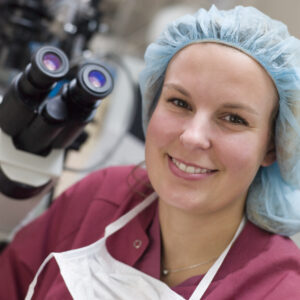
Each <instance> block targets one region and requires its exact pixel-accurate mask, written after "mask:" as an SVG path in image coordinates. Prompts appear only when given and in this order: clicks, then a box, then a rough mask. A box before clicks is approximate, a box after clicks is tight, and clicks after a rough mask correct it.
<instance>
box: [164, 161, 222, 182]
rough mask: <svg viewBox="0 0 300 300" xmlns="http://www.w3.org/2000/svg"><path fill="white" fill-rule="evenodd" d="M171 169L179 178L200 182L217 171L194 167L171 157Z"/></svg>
mask: <svg viewBox="0 0 300 300" xmlns="http://www.w3.org/2000/svg"><path fill="white" fill-rule="evenodd" d="M168 161H169V167H170V170H171V171H172V173H173V174H174V175H175V176H177V177H181V178H184V179H188V180H199V179H202V178H206V177H208V176H211V175H212V174H214V173H215V172H216V171H217V170H212V169H207V168H202V167H196V166H193V165H188V164H185V163H183V162H182V161H179V160H177V159H175V158H174V157H171V156H169V157H168Z"/></svg>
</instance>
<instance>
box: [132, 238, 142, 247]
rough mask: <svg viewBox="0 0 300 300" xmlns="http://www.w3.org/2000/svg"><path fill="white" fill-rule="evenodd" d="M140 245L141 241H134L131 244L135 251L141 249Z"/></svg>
mask: <svg viewBox="0 0 300 300" xmlns="http://www.w3.org/2000/svg"><path fill="white" fill-rule="evenodd" d="M142 244H143V242H142V241H141V240H135V241H134V242H133V247H134V248H135V249H139V248H141V246H142Z"/></svg>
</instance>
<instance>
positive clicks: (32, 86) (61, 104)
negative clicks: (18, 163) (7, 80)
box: [0, 46, 113, 155]
mask: <svg viewBox="0 0 300 300" xmlns="http://www.w3.org/2000/svg"><path fill="white" fill-rule="evenodd" d="M68 72H69V61H68V58H67V56H66V55H65V54H64V53H63V52H62V51H61V50H60V49H58V48H56V47H53V46H44V47H42V48H40V49H39V50H38V51H37V52H36V53H35V55H34V56H33V57H32V59H31V62H30V63H29V64H28V65H27V66H26V68H25V71H24V72H21V73H20V74H19V75H17V76H16V78H15V79H14V80H13V82H12V84H11V85H10V86H9V88H8V90H7V92H6V93H5V94H4V96H3V100H2V103H1V104H0V128H1V129H2V130H3V131H4V132H5V133H6V134H8V135H10V136H11V137H12V138H13V141H14V143H15V146H16V147H17V148H19V149H21V150H24V151H27V152H30V153H35V154H40V155H46V154H47V153H48V152H49V150H51V149H52V148H66V147H68V146H69V145H70V144H71V143H72V142H73V141H74V139H76V137H77V136H78V135H79V134H80V133H81V132H82V130H83V128H84V126H85V125H86V124H87V123H88V122H89V121H91V119H92V118H93V116H94V113H95V110H96V108H97V107H98V106H99V104H100V102H101V100H102V99H103V98H105V97H106V96H108V95H109V94H110V93H111V91H112V89H113V79H112V76H111V74H110V73H109V71H108V70H107V69H106V68H105V67H103V66H102V65H101V64H99V63H97V62H93V63H85V64H83V65H82V66H81V67H80V68H79V71H78V72H77V75H76V77H75V78H73V79H71V80H70V81H69V82H67V83H65V84H64V85H63V87H62V89H61V92H60V93H59V94H57V95H56V96H54V97H52V98H50V97H48V95H49V92H50V91H51V90H52V89H53V87H54V86H55V84H56V83H57V82H58V81H60V80H62V79H64V78H65V77H66V76H67V74H68Z"/></svg>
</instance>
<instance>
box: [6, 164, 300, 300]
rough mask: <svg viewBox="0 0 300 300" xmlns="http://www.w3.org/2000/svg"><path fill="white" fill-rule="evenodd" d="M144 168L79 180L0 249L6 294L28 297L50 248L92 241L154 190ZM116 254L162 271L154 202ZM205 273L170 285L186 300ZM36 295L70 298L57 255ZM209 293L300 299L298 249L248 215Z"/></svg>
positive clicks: (125, 232)
mask: <svg viewBox="0 0 300 300" xmlns="http://www.w3.org/2000/svg"><path fill="white" fill-rule="evenodd" d="M145 182H147V174H146V172H145V170H142V169H136V170H134V169H133V167H113V168H109V169H105V170H101V171H97V172H95V173H93V174H91V175H89V176H88V177H86V178H85V179H84V180H82V181H80V182H79V183H77V184H75V185H74V186H73V187H71V188H70V189H69V190H67V191H66V192H65V193H63V194H62V195H61V196H60V197H59V198H58V199H57V200H55V202H54V204H53V205H52V207H51V208H50V209H49V210H48V211H47V212H46V213H44V214H43V215H42V216H41V217H39V218H38V219H36V220H35V221H34V222H32V223H31V224H29V225H28V226H26V227H25V228H23V229H22V230H21V231H20V232H19V233H18V234H17V235H16V237H15V239H14V241H13V242H12V243H11V244H10V246H9V247H7V248H6V250H5V251H4V252H3V253H2V254H1V256H0V300H7V299H9V300H14V299H24V297H25V295H26V292H27V289H28V285H29V284H30V282H31V281H32V279H33V277H34V275H35V273H36V271H37V269H38V268H39V266H40V264H41V263H42V261H43V260H44V259H45V258H46V256H47V255H48V254H49V253H50V252H61V251H67V250H70V249H75V248H80V247H83V246H86V245H89V244H91V243H93V242H95V241H96V240H98V239H100V238H101V237H102V236H103V233H104V228H105V226H107V225H108V224H109V223H111V222H112V221H113V220H116V219H117V218H119V217H120V216H122V215H123V214H124V213H125V212H127V211H128V210H129V209H131V208H132V207H134V206H135V205H137V204H138V203H139V202H141V201H142V200H143V199H144V198H145V196H146V195H148V194H150V193H151V192H152V190H151V188H149V187H147V185H145ZM107 248H108V251H109V252H110V253H111V255H112V256H113V257H114V258H116V259H118V260H120V261H122V262H124V263H126V264H128V265H130V266H132V267H134V268H137V269H139V270H141V271H143V272H145V273H147V274H149V275H151V276H153V277H155V278H159V277H160V249H161V245H160V226H159V220H158V211H157V202H156V201H155V202H154V203H153V204H151V205H150V206H149V207H148V208H147V209H145V210H144V211H143V212H141V213H140V214H139V215H138V216H137V217H136V218H134V219H133V220H132V221H130V222H129V223H128V224H127V225H126V226H125V227H124V228H122V229H121V230H120V231H118V232H116V233H115V234H114V235H113V236H111V237H109V238H108V240H107ZM201 279H202V276H201V275H199V276H195V277H192V278H190V279H188V280H186V281H185V282H183V283H181V284H179V285H178V286H176V287H173V288H172V289H173V290H174V291H175V292H177V293H178V294H180V295H182V297H184V298H185V299H188V298H189V297H190V295H191V294H192V293H193V291H194V289H195V288H196V286H197V284H198V283H199V281H200V280H201ZM34 299H43V300H47V299H48V300H50V299H64V300H66V299H72V298H71V295H70V294H69V292H68V290H67V288H66V286H65V284H64V282H63V279H62V277H61V275H60V273H59V269H58V267H57V265H56V263H55V260H53V259H52V260H51V261H50V262H49V263H48V265H47V266H46V268H45V269H44V271H43V272H42V274H41V276H40V278H39V280H38V284H37V287H36V292H35V296H34ZM203 299H208V300H213V299H216V300H220V299H222V300H232V299H243V300H248V299H249V300H250V299H251V300H253V299H255V300H259V299H264V300H265V299H270V300H276V299H278V300H282V299H285V300H294V299H300V250H299V249H298V248H297V246H296V245H295V244H294V243H293V242H292V241H291V240H290V239H288V238H284V237H281V236H279V235H276V234H271V233H268V232H266V231H264V230H262V229H259V228H258V227H256V226H255V225H253V224H252V223H250V222H249V221H248V222H247V223H246V226H245V228H244V229H243V231H242V233H241V234H240V236H239V237H238V239H237V240H236V242H235V243H234V245H233V247H232V248H231V250H230V251H229V253H228V255H227V257H226V258H225V260H224V262H223V264H222V266H221V268H220V269H219V271H218V273H217V274H216V276H215V278H214V280H213V282H212V283H211V285H210V286H209V288H208V290H207V291H206V293H205V294H204V296H203Z"/></svg>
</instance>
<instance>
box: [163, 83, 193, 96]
mask: <svg viewBox="0 0 300 300" xmlns="http://www.w3.org/2000/svg"><path fill="white" fill-rule="evenodd" d="M163 87H165V88H169V89H175V90H177V91H178V92H180V93H181V94H183V95H185V96H187V97H190V94H189V92H188V91H187V90H185V89H184V88H183V87H182V86H180V85H178V84H176V83H165V84H164V85H163Z"/></svg>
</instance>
